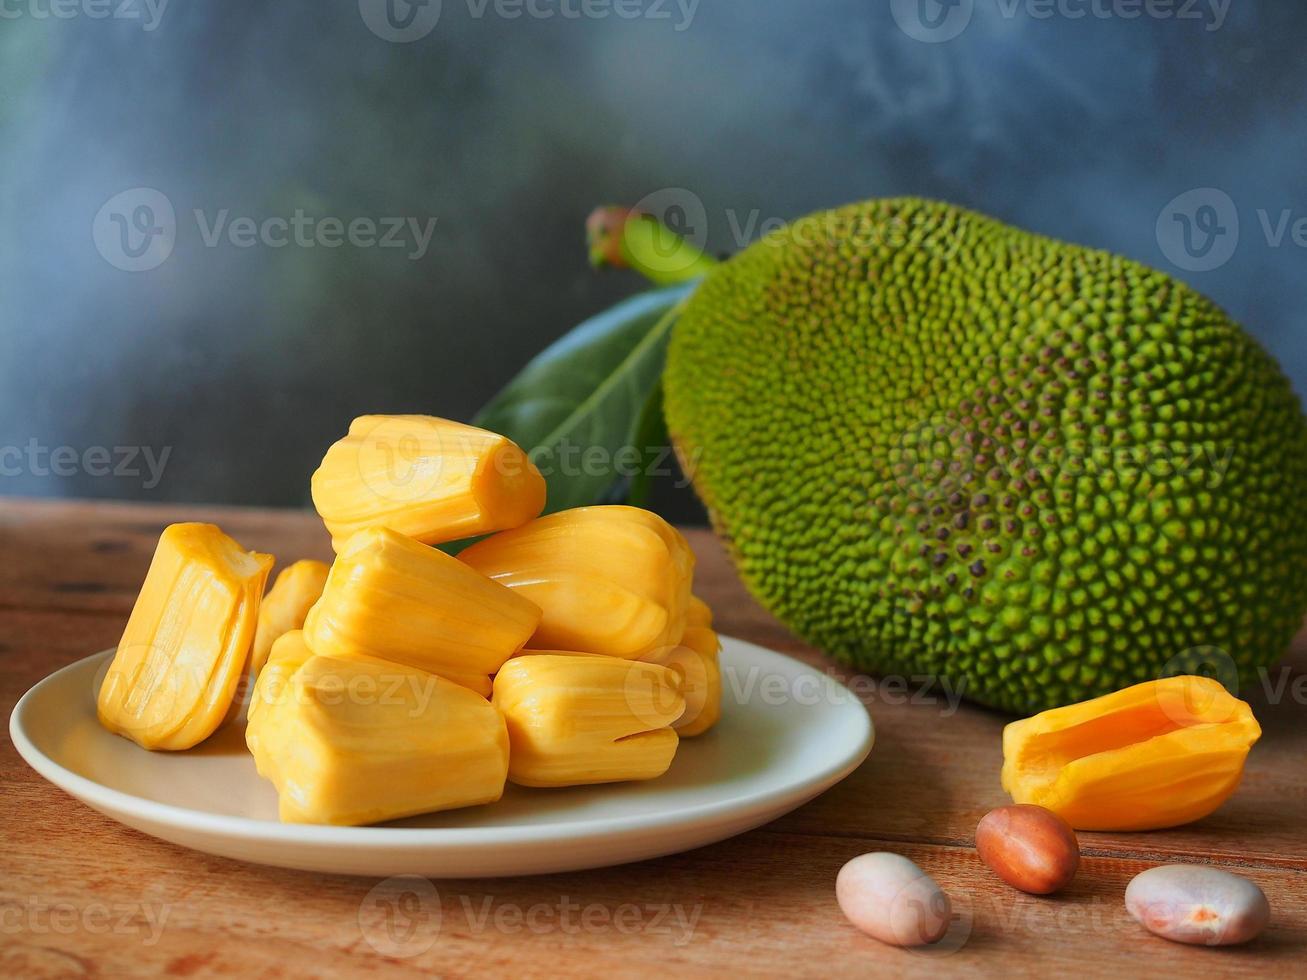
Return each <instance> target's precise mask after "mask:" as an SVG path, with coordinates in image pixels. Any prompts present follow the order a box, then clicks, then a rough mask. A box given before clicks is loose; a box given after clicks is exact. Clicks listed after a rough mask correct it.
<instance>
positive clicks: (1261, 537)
mask: <svg viewBox="0 0 1307 980" xmlns="http://www.w3.org/2000/svg"><path fill="white" fill-rule="evenodd" d="M664 384H665V386H666V411H667V418H668V423H669V427H670V430H671V432H672V434H673V437H674V439H675V440H676V443H677V446H678V451H679V452H680V454H681V456H682V458H683V459H684V461H685V462H686V465H687V467H688V469H689V470H690V472H691V476H692V478H693V480H694V484H695V487H696V489H697V491H698V493H699V495H700V496H701V497H702V499H703V500H704V502H705V503H706V505H707V506H708V508H709V511H710V513H711V515H712V519H713V522H714V524H715V526H716V528H717V530H718V531H719V533H721V534H722V535H723V537H724V538H725V539H726V540H727V541H728V542H729V545H730V549H731V551H732V553H733V555H734V558H735V561H736V564H737V566H738V568H739V571H740V573H741V576H742V578H743V579H744V581H745V583H746V584H747V585H748V586H749V588H750V590H751V591H752V592H753V593H754V595H755V596H756V597H757V598H758V599H759V600H760V601H761V602H762V603H763V604H764V605H765V606H766V607H767V608H768V609H769V610H771V611H772V612H773V613H775V614H776V615H777V616H778V617H779V618H780V619H781V620H782V621H783V622H785V623H786V624H787V625H789V626H790V627H791V628H792V629H794V630H795V632H797V633H798V634H800V635H801V636H803V637H804V638H806V639H807V640H809V641H810V642H812V643H814V644H816V645H818V646H820V647H822V648H823V649H825V650H827V651H828V652H830V653H832V654H834V655H835V656H837V657H839V658H840V659H842V660H845V661H847V662H848V663H850V664H852V665H854V666H856V667H858V668H860V669H865V670H869V671H872V672H876V673H882V674H884V673H889V674H900V675H935V676H942V677H945V678H948V679H949V680H950V681H951V682H953V683H955V684H960V685H962V686H963V690H964V692H965V694H966V695H967V696H968V697H970V698H972V699H973V700H977V701H980V702H983V703H986V704H990V705H994V706H996V707H1001V708H1005V709H1008V710H1012V711H1018V712H1032V711H1036V710H1041V709H1044V708H1048V707H1052V706H1055V705H1059V704H1065V703H1069V702H1073V701H1079V700H1082V699H1084V698H1087V697H1092V696H1096V695H1100V694H1104V693H1107V692H1109V691H1112V690H1117V689H1119V688H1121V687H1124V686H1126V685H1129V684H1132V683H1136V682H1139V681H1143V680H1147V679H1151V678H1154V677H1157V676H1159V675H1161V674H1163V673H1167V672H1178V671H1181V670H1190V669H1193V667H1194V665H1195V664H1201V663H1211V664H1214V665H1215V666H1216V667H1217V668H1220V667H1221V666H1222V664H1223V663H1224V664H1225V666H1228V667H1232V668H1233V669H1234V670H1235V671H1237V672H1238V674H1239V676H1240V678H1241V679H1242V681H1243V682H1245V683H1247V682H1249V681H1250V680H1251V679H1252V678H1253V677H1254V676H1255V674H1256V671H1257V669H1258V668H1259V667H1261V666H1264V665H1267V664H1270V663H1272V662H1273V661H1274V660H1275V659H1277V658H1278V657H1279V656H1280V654H1281V653H1282V652H1283V650H1284V648H1285V646H1286V645H1287V643H1288V641H1289V639H1290V638H1291V637H1292V635H1293V633H1294V632H1295V630H1296V629H1297V628H1298V626H1299V624H1300V622H1301V620H1302V615H1303V611H1304V608H1307V508H1304V507H1303V506H1302V505H1301V501H1302V500H1303V498H1304V495H1305V494H1307V424H1305V423H1304V418H1303V414H1302V411H1301V408H1300V406H1299V404H1298V401H1297V399H1296V397H1295V396H1294V394H1293V392H1292V390H1291V389H1290V386H1289V384H1288V381H1287V380H1286V379H1285V377H1284V375H1283V374H1282V372H1281V371H1280V369H1279V368H1278V366H1277V365H1276V364H1275V362H1274V361H1273V360H1272V359H1271V358H1270V357H1269V356H1268V355H1267V354H1266V353H1265V352H1264V351H1263V350H1262V349H1261V348H1260V346H1259V345H1258V344H1257V343H1256V342H1255V341H1254V340H1253V339H1252V338H1251V337H1250V336H1249V335H1248V334H1246V333H1245V332H1244V331H1243V330H1242V329H1241V328H1240V327H1239V326H1238V325H1237V324H1235V323H1234V322H1232V321H1231V320H1230V319H1229V317H1228V316H1226V315H1225V314H1224V313H1223V312H1222V311H1221V310H1220V309H1218V308H1217V307H1216V306H1215V305H1213V304H1212V303H1211V302H1210V301H1209V300H1207V299H1205V298H1204V297H1203V296H1201V295H1200V294H1198V293H1197V292H1195V291H1194V290H1192V289H1190V288H1188V287H1187V286H1185V285H1183V284H1182V283H1180V282H1177V281H1176V280H1174V279H1172V278H1170V277H1169V276H1167V275H1165V274H1164V273H1161V272H1158V271H1155V270H1153V269H1149V268H1147V267H1145V266H1143V265H1140V264H1138V263H1136V262H1132V261H1129V260H1127V259H1124V258H1121V257H1119V256H1116V255H1112V254H1110V253H1108V252H1103V251H1097V250H1091V249H1086V248H1081V247H1078V246H1074V245H1068V244H1064V243H1061V242H1056V241H1053V240H1051V239H1048V238H1044V237H1041V236H1037V235H1033V234H1030V233H1027V232H1024V231H1020V230H1017V229H1013V228H1011V227H1008V226H1006V225H1003V224H1002V223H1000V222H997V221H995V220H993V219H990V218H987V217H985V216H983V215H979V214H976V213H974V212H969V211H966V210H963V209H960V208H957V207H953V206H951V205H947V204H942V203H938V202H933V201H925V200H916V199H891V200H876V201H869V202H865V203H861V204H856V205H852V206H849V207H845V208H841V209H839V210H836V211H831V212H825V213H822V214H817V215H813V216H810V217H808V218H805V219H802V220H801V221H799V222H796V223H795V224H794V225H791V226H789V227H788V228H785V229H781V230H779V231H777V232H775V233H773V234H772V235H770V236H768V237H767V238H766V239H763V240H762V241H760V242H758V243H756V244H754V245H753V246H751V247H750V248H748V249H746V250H745V251H744V252H742V253H741V254H739V255H738V256H736V257H735V258H733V259H732V260H730V261H729V262H727V263H726V264H724V265H723V266H722V267H720V268H719V269H717V270H716V271H714V273H713V274H712V275H711V276H709V277H708V279H707V280H706V281H705V282H704V283H703V284H702V285H701V286H700V287H699V289H698V290H697V291H696V293H695V294H694V295H693V297H692V298H691V299H690V301H689V303H688V305H687V307H686V309H685V311H684V312H683V314H682V316H681V319H680V321H679V323H678V325H677V327H676V329H675V331H674V333H673V337H672V340H671V345H670V349H669V352H668V363H667V370H666V373H665V377H664ZM1212 648H1216V649H1217V650H1220V651H1224V654H1221V653H1216V652H1214V651H1213V649H1212ZM1226 656H1228V658H1229V661H1228V662H1227V661H1225V660H1224V657H1226ZM1218 673H1219V669H1218Z"/></svg>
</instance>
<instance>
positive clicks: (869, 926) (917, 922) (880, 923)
mask: <svg viewBox="0 0 1307 980" xmlns="http://www.w3.org/2000/svg"><path fill="white" fill-rule="evenodd" d="M835 898H836V900H837V901H838V902H839V904H840V909H841V911H843V912H844V914H845V916H847V917H848V920H849V921H850V922H852V923H853V924H854V925H855V926H857V927H858V928H859V929H861V930H862V931H863V932H865V933H866V934H867V935H869V936H872V937H874V938H876V939H879V940H880V941H881V942H883V943H889V944H890V945H892V946H924V945H926V944H928V943H935V942H939V940H940V939H942V938H944V934H945V933H946V932H948V928H949V923H950V921H951V920H952V917H953V907H952V905H951V904H950V902H949V899H948V896H947V895H945V894H944V891H943V889H941V888H940V887H939V885H937V884H936V883H935V880H934V879H933V878H931V877H930V875H928V874H926V872H924V871H922V870H921V868H919V867H917V866H916V865H915V864H913V863H912V862H911V861H909V860H908V859H907V858H905V857H903V856H902V855H900V854H892V853H890V852H888V851H877V852H875V853H873V854H861V855H859V856H858V857H855V858H854V859H853V860H852V861H850V862H849V863H848V864H846V865H844V867H842V868H841V869H840V873H839V875H838V877H836V879H835Z"/></svg>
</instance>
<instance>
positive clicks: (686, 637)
mask: <svg viewBox="0 0 1307 980" xmlns="http://www.w3.org/2000/svg"><path fill="white" fill-rule="evenodd" d="M720 649H721V644H720V642H718V639H717V634H716V633H714V632H713V631H712V630H711V629H707V628H706V627H702V626H687V627H686V628H685V633H684V634H683V635H682V636H681V642H680V643H677V644H676V645H675V646H671V647H665V648H664V649H662V650H659V651H656V652H654V653H651V654H649V655H647V656H645V657H642V658H641V659H642V660H644V661H646V662H647V663H654V664H658V665H660V666H662V667H666V668H668V669H669V670H671V671H672V673H673V674H675V675H676V683H677V685H678V687H679V690H680V692H681V695H682V696H683V697H684V698H685V710H684V711H683V712H681V715H680V717H679V718H677V719H676V721H674V722H673V723H672V727H673V728H675V729H676V734H677V735H679V736H681V738H692V737H694V736H695V735H702V734H703V733H704V732H706V731H707V730H708V729H710V728H712V727H713V725H715V724H717V722H718V721H719V720H720V719H721V716H722V671H721V666H720V664H719V662H718V658H717V653H718V651H719V650H720Z"/></svg>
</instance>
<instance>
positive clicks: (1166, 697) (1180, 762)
mask: <svg viewBox="0 0 1307 980" xmlns="http://www.w3.org/2000/svg"><path fill="white" fill-rule="evenodd" d="M1261 733H1262V730H1261V726H1259V725H1258V724H1257V719H1256V718H1254V717H1253V713H1252V709H1251V708H1250V707H1249V706H1248V705H1247V704H1245V703H1244V702H1243V701H1240V700H1239V699H1238V698H1235V697H1233V696H1232V695H1231V694H1230V693H1229V692H1228V691H1226V689H1225V688H1224V687H1222V686H1221V685H1220V684H1219V683H1218V682H1217V681H1214V680H1212V679H1210V678H1207V677H1196V676H1185V677H1167V678H1164V679H1163V680H1157V681H1149V682H1147V683H1145V684H1136V685H1134V686H1133V687H1127V688H1126V689H1124V690H1122V691H1117V692H1116V693H1114V694H1107V695H1104V696H1103V697H1099V698H1094V699H1093V700H1092V701H1083V702H1081V703H1080V704H1071V705H1067V706H1066V707H1063V708H1053V709H1051V710H1049V711H1045V712H1042V713H1040V714H1037V715H1035V716H1034V717H1033V718H1026V719H1024V720H1022V721H1014V722H1012V723H1011V724H1010V725H1008V726H1007V727H1006V728H1005V729H1004V730H1003V776H1002V780H1003V788H1004V789H1005V790H1007V792H1008V793H1009V794H1011V796H1012V799H1013V800H1014V801H1015V802H1017V803H1034V804H1036V805H1038V806H1042V807H1045V808H1046V809H1049V810H1052V811H1053V812H1054V813H1056V814H1058V815H1059V816H1060V817H1062V818H1063V819H1064V820H1066V822H1067V823H1069V824H1070V825H1071V826H1072V827H1074V828H1075V829H1076V830H1158V829H1161V828H1163V827H1178V826H1180V825H1181V824H1186V823H1190V822H1192V821H1194V820H1198V819H1200V818H1202V817H1205V816H1207V815H1208V814H1209V813H1211V812H1212V811H1213V810H1215V809H1216V808H1217V807H1218V806H1220V805H1221V804H1222V803H1224V802H1225V801H1226V799H1228V798H1229V796H1230V794H1232V793H1233V792H1234V791H1235V789H1236V788H1237V787H1238V785H1239V779H1240V777H1241V776H1242V774H1243V767H1244V762H1245V760H1246V759H1247V757H1248V751H1249V749H1251V748H1252V746H1253V744H1254V743H1255V742H1256V741H1257V739H1258V738H1260V737H1261Z"/></svg>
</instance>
